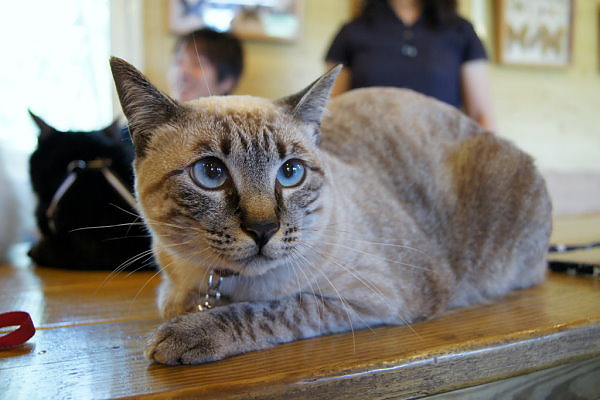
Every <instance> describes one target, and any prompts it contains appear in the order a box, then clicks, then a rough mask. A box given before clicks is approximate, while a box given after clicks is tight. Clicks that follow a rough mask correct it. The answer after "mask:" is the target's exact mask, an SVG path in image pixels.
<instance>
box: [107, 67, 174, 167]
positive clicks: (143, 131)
mask: <svg viewBox="0 0 600 400" xmlns="http://www.w3.org/2000/svg"><path fill="white" fill-rule="evenodd" d="M110 68H111V70H112V75H113V78H114V81H115V86H116V87H117V93H118V95H119V101H120V102H121V107H122V108H123V112H124V113H125V116H126V117H127V121H128V122H129V132H130V133H131V138H132V140H133V144H134V145H135V151H136V154H137V156H138V157H143V156H144V155H145V152H146V149H147V146H148V143H149V142H150V138H151V135H152V132H153V131H154V130H155V129H156V128H157V127H159V126H160V125H162V124H165V123H168V122H169V121H171V120H172V119H173V118H175V116H176V115H177V113H178V112H179V110H180V109H181V107H180V106H179V104H177V102H176V101H175V100H173V99H172V98H170V97H169V96H167V95H166V94H164V93H162V92H161V91H160V90H158V89H157V88H156V87H154V85H152V84H151V83H150V81H148V79H146V77H145V76H144V75H143V74H142V73H141V72H140V71H138V70H137V69H136V68H135V67H134V66H133V65H131V64H129V63H128V62H126V61H125V60H122V59H120V58H117V57H111V59H110Z"/></svg>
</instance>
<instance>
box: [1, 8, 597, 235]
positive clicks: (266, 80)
mask: <svg viewBox="0 0 600 400" xmlns="http://www.w3.org/2000/svg"><path fill="white" fill-rule="evenodd" d="M508 1H509V0H503V2H508ZM561 1H564V0H561ZM567 2H568V3H569V4H570V7H571V12H572V14H571V15H570V16H569V18H567V20H569V23H570V26H569V29H570V31H569V32H568V33H567V36H568V45H569V54H568V60H567V62H566V63H564V65H558V66H556V65H519V64H515V63H506V60H503V59H501V57H500V53H499V42H500V38H499V37H498V36H499V35H500V33H499V32H500V31H497V29H496V28H498V26H499V24H500V23H501V18H500V15H499V14H498V12H499V11H498V8H497V7H496V6H497V3H496V2H492V1H488V0H459V10H460V13H461V15H462V16H463V17H465V18H467V19H468V20H470V21H471V22H472V23H473V25H474V26H475V29H476V31H477V33H478V35H479V36H480V38H481V39H482V41H483V42H484V44H485V46H486V49H487V52H488V55H489V56H490V59H491V61H492V62H491V79H492V94H493V106H494V112H495V115H496V119H497V125H498V132H497V133H498V134H499V135H501V136H503V137H506V138H508V139H510V140H512V141H514V142H515V143H516V144H517V145H518V146H519V147H521V148H522V149H524V150H525V151H527V152H529V153H530V154H532V155H533V157H534V158H535V159H536V162H537V164H538V166H539V167H540V168H541V170H542V171H543V173H544V175H545V177H546V179H547V181H548V183H549V186H550V189H551V193H552V196H553V200H554V203H555V213H557V214H574V213H591V212H597V211H600V127H599V125H600V90H599V89H600V43H599V34H600V30H599V27H600V0H572V1H570V2H569V1H567ZM174 3H177V1H174V2H170V1H168V0H53V1H51V2H50V1H45V0H27V1H19V2H15V1H9V0H2V1H0V46H1V51H2V54H3V57H2V63H0V93H1V96H0V151H1V154H0V163H2V165H0V169H2V170H3V171H4V172H2V173H3V174H4V175H5V177H4V178H1V177H0V180H1V179H5V182H2V181H0V184H2V185H5V186H4V187H3V189H4V190H7V188H8V186H6V185H8V184H11V185H13V187H14V189H12V190H15V191H16V192H17V193H18V197H19V199H20V204H21V206H22V208H21V212H22V213H23V218H24V220H25V223H24V226H25V230H27V227H31V226H32V224H33V220H32V218H31V216H32V214H33V211H32V210H33V205H34V200H33V198H32V196H31V194H30V189H29V187H28V166H27V159H28V157H29V154H30V153H31V152H32V151H33V149H34V148H35V145H36V135H37V131H36V128H35V127H34V124H33V123H32V121H31V120H30V118H29V116H28V114H27V109H31V110H32V111H34V112H35V113H36V114H37V115H39V116H41V117H42V118H44V119H45V120H46V121H47V122H49V123H50V124H52V125H54V126H55V127H56V128H58V129H62V130H92V129H99V128H101V127H104V126H106V125H108V124H109V123H111V121H113V119H114V118H119V117H120V107H119V105H118V103H117V101H116V97H115V93H114V89H113V83H112V79H111V76H110V71H109V68H108V58H109V57H110V56H111V55H115V56H119V57H122V58H124V59H126V60H127V61H129V62H130V63H132V64H134V65H136V66H137V67H138V68H139V69H141V70H142V71H143V72H144V73H145V74H146V75H147V76H148V77H149V78H150V80H151V81H152V82H153V83H154V84H155V85H156V86H158V87H159V88H160V89H162V90H163V91H165V92H168V91H169V88H168V86H167V69H168V67H169V63H170V60H171V58H170V57H171V54H172V51H173V46H174V44H175V39H176V37H177V34H178V33H183V31H185V29H186V28H185V26H184V25H181V24H180V25H179V28H177V27H175V26H174V22H173V17H174V16H173V11H172V10H173V9H174V7H175V6H176V4H174ZM191 3H192V4H193V3H198V2H193V1H192V2H191ZM213 3H219V2H218V1H216V2H213ZM221 3H228V2H227V1H223V2H221ZM229 3H239V4H243V3H248V1H241V0H240V1H238V2H229ZM259 3H265V4H266V3H269V1H266V0H265V1H263V2H260V1H259ZM284 3H285V7H287V9H292V10H293V16H294V17H295V19H290V18H289V15H281V14H280V15H279V16H278V17H277V18H276V21H275V22H274V26H276V28H274V29H275V30H274V32H275V33H274V34H273V35H270V34H269V35H263V34H257V33H256V32H252V29H251V27H249V26H248V24H246V28H247V29H248V32H247V34H246V35H244V37H242V40H243V46H244V50H245V67H244V73H243V75H242V78H241V81H240V83H239V85H238V87H237V89H236V91H235V93H236V94H250V95H256V96H264V97H269V98H275V97H279V96H283V95H287V94H290V93H293V92H295V91H297V90H299V89H301V88H303V87H304V86H306V85H307V84H308V83H310V82H311V81H313V80H314V79H315V78H316V77H317V76H319V75H320V74H321V73H323V72H324V70H325V66H324V56H325V52H326V50H327V48H328V47H329V45H330V43H331V40H332V39H333V37H334V35H335V33H336V32H337V31H338V30H339V29H340V27H341V25H342V24H343V23H345V22H347V21H349V20H350V19H351V18H352V16H353V15H354V14H353V13H355V12H356V7H357V1H355V0H296V1H294V0H284ZM239 4H238V5H239ZM494 4H495V5H496V6H493V5H494ZM220 6H221V8H220V10H221V11H220V14H219V15H220V18H221V19H222V20H223V18H224V19H227V17H226V16H225V17H224V16H223V15H225V14H224V12H225V11H226V10H225V9H226V7H225V6H223V4H221V5H220ZM218 8H219V7H217V9H218ZM223 10H225V11H223ZM217 11H219V10H217ZM250 17H252V16H251V15H250ZM230 22H231V21H229V22H221V25H222V26H223V27H226V26H227V25H228V24H229V23H230ZM231 23H232V22H231ZM289 24H293V25H289ZM178 29H179V30H180V31H178ZM521 33H522V32H521ZM4 224H6V221H0V226H2V225H4Z"/></svg>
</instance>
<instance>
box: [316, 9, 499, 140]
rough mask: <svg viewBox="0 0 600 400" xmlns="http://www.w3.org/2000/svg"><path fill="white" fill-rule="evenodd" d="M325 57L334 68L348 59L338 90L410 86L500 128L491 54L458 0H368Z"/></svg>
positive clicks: (478, 120) (484, 125)
mask: <svg viewBox="0 0 600 400" xmlns="http://www.w3.org/2000/svg"><path fill="white" fill-rule="evenodd" d="M325 60H326V63H327V65H328V67H333V66H334V65H336V64H340V63H341V64H344V69H343V70H342V73H341V74H340V76H339V78H338V80H337V82H336V86H335V87H334V89H333V95H337V94H340V93H342V92H344V91H346V90H349V89H354V88H360V87H368V86H394V87H402V88H409V89H413V90H415V91H418V92H421V93H423V94H425V95H428V96H432V97H435V98H437V99H438V100H441V101H443V102H446V103H448V104H451V105H453V106H455V107H457V108H460V109H462V110H463V111H464V112H465V113H466V114H467V115H469V116H470V117H471V118H473V119H474V120H476V121H477V122H479V123H480V124H481V125H482V126H483V127H484V128H486V129H488V130H490V131H494V129H495V122H494V118H493V112H492V104H491V94H490V92H491V90H490V80H489V71H488V63H487V55H486V52H485V49H484V47H483V45H482V43H481V41H480V40H479V38H478V37H477V34H476V33H475V31H474V29H473V26H472V25H471V24H470V23H469V22H468V21H467V20H465V19H463V18H461V17H460V16H459V15H458V12H457V5H456V0H366V1H365V2H364V6H363V11H362V13H361V14H360V15H359V16H358V17H357V18H356V19H354V20H353V21H351V22H350V23H348V24H346V25H344V26H343V27H342V28H341V30H340V31H339V33H338V34H337V36H336V37H335V39H334V40H333V42H332V44H331V47H330V48H329V50H328V52H327V55H326V57H325Z"/></svg>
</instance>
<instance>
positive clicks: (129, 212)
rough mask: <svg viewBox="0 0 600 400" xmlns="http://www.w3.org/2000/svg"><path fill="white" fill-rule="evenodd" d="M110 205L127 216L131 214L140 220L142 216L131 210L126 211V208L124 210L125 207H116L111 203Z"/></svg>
mask: <svg viewBox="0 0 600 400" xmlns="http://www.w3.org/2000/svg"><path fill="white" fill-rule="evenodd" d="M110 205H111V206H113V207H114V208H116V209H118V210H120V211H123V212H124V213H127V214H129V215H132V216H134V217H137V218H140V214H138V213H135V212H132V211H130V210H126V209H125V208H123V207H119V206H118V205H116V204H115V203H110ZM136 211H137V210H136Z"/></svg>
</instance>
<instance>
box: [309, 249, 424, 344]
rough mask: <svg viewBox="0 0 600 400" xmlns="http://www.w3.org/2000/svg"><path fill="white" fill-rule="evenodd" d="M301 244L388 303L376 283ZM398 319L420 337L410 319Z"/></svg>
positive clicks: (401, 317) (330, 257) (329, 256)
mask: <svg viewBox="0 0 600 400" xmlns="http://www.w3.org/2000/svg"><path fill="white" fill-rule="evenodd" d="M301 244H303V245H304V246H305V247H306V248H307V249H309V250H312V251H313V252H315V253H316V254H317V255H319V256H321V257H322V258H323V259H325V260H327V259H329V260H330V261H332V262H334V264H336V265H338V266H339V267H340V268H343V269H345V270H346V271H348V272H350V273H351V274H352V276H353V277H354V278H356V279H357V280H358V281H359V282H360V283H362V284H363V285H364V286H365V287H366V288H367V289H369V290H371V291H373V292H374V293H375V294H377V295H378V296H379V297H380V299H381V301H382V302H384V303H385V302H386V301H387V297H386V296H385V294H384V293H383V292H381V290H379V288H378V287H377V286H376V285H375V284H374V283H372V282H371V281H370V280H368V279H366V278H362V277H360V276H358V275H357V274H356V273H354V270H353V269H350V268H349V267H347V266H346V265H342V264H340V263H339V262H337V261H336V259H335V258H334V257H332V256H331V255H323V254H321V253H319V252H317V251H316V250H315V249H313V248H311V246H309V245H307V244H306V243H301ZM338 261H339V260H338ZM398 317H399V318H400V319H401V320H402V321H403V322H404V324H405V325H406V326H407V327H408V328H409V329H410V330H411V331H413V333H415V334H416V335H417V336H420V335H419V333H418V332H417V331H416V330H415V329H414V328H413V327H412V325H411V324H410V321H409V320H408V319H406V318H404V317H403V316H402V315H398ZM368 329H369V330H371V331H372V329H371V327H370V326H368Z"/></svg>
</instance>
